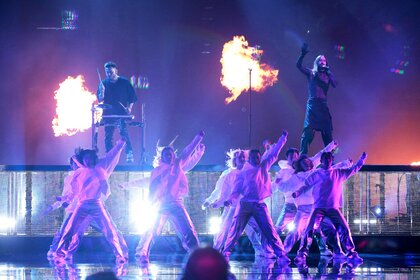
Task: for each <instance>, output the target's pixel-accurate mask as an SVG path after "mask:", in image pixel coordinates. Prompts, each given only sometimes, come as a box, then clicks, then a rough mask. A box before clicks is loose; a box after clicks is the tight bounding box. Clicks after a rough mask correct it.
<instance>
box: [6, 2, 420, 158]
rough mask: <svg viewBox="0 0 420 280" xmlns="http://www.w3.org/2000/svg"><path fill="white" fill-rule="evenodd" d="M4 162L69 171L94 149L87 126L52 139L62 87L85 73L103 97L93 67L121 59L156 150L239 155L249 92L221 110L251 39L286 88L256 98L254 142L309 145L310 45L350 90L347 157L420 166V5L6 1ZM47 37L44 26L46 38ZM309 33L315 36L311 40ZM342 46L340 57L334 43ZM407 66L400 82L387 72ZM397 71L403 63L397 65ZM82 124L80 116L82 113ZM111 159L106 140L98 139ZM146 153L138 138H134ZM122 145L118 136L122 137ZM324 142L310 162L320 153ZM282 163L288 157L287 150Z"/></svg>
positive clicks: (340, 112) (341, 113)
mask: <svg viewBox="0 0 420 280" xmlns="http://www.w3.org/2000/svg"><path fill="white" fill-rule="evenodd" d="M0 5H1V6H0V9H1V26H0V28H1V35H0V42H1V54H0V55H1V56H0V61H1V68H0V76H1V78H2V79H1V83H0V112H1V118H0V130H1V133H2V135H1V137H0V149H1V150H0V164H66V163H67V159H68V157H69V156H70V155H71V153H72V152H73V148H74V147H76V146H84V147H90V145H91V142H90V130H88V131H86V132H84V133H78V134H76V135H75V136H72V137H68V136H61V137H54V134H53V130H52V128H51V121H52V119H53V118H54V115H55V105H56V104H55V100H54V91H55V90H57V89H58V87H59V83H61V82H62V81H64V80H65V79H66V78H67V76H74V77H75V76H77V75H79V74H81V75H83V76H84V77H85V80H86V84H87V87H88V88H89V89H90V90H91V91H95V90H96V87H97V83H98V78H97V73H96V68H99V69H100V70H101V72H102V73H101V74H102V76H104V73H103V68H102V67H103V63H104V62H105V61H108V60H113V61H115V62H116V63H117V64H118V66H119V73H120V74H121V75H122V76H126V77H129V76H131V75H133V74H135V75H143V76H147V77H148V78H149V81H150V87H149V89H147V90H140V91H137V93H138V96H139V102H138V103H136V104H135V107H134V112H135V115H136V118H137V119H139V118H140V107H141V103H145V104H146V119H147V129H146V152H147V154H148V163H151V160H152V156H153V154H154V146H155V144H156V141H157V140H158V139H160V141H161V143H162V144H167V143H168V142H170V141H171V140H172V139H173V138H174V137H175V136H176V135H179V138H178V140H177V141H176V143H175V147H177V148H178V149H182V148H183V147H184V145H186V144H187V143H188V142H189V141H190V140H191V139H192V137H193V136H194V135H195V133H196V132H197V131H199V130H200V129H204V130H205V131H206V136H205V140H204V143H205V144H206V146H207V152H206V154H205V156H204V158H203V160H202V161H201V164H223V161H224V159H225V155H224V153H225V152H226V150H227V149H229V148H234V147H243V148H246V147H248V96H247V95H242V96H241V97H239V99H238V100H237V101H235V102H233V103H231V104H229V105H225V104H224V99H225V98H226V97H227V95H228V92H227V90H226V89H225V88H223V87H222V86H221V84H220V73H221V64H220V58H221V52H222V48H223V44H224V43H226V42H227V41H230V40H232V38H233V36H235V35H244V36H245V38H246V40H247V41H248V42H249V44H250V45H260V46H261V48H262V49H263V50H264V55H263V57H262V61H263V62H266V63H268V64H270V65H271V66H273V67H274V68H276V69H279V81H278V82H277V83H276V84H275V85H274V86H273V87H271V88H269V89H268V90H266V91H265V92H264V93H261V94H256V95H254V97H253V104H252V107H253V110H252V113H253V115H252V127H253V132H252V146H255V147H260V143H261V142H262V141H263V140H264V139H272V140H276V139H277V137H278V136H279V135H280V133H281V131H282V129H287V130H288V131H289V140H288V143H287V144H286V147H298V146H299V143H300V135H301V131H302V126H303V119H304V112H305V103H306V98H307V93H306V79H305V77H304V76H303V75H302V74H301V73H300V72H299V71H298V70H297V68H296V67H295V62H296V59H297V57H298V55H299V52H300V45H301V43H302V42H303V41H307V42H308V43H309V45H310V46H309V48H310V53H309V54H308V56H307V57H306V59H305V61H304V64H305V65H306V66H308V67H310V66H311V65H312V62H313V60H314V58H315V57H316V56H317V55H318V54H320V53H323V54H325V55H326V56H327V58H328V60H329V63H330V66H331V68H332V70H333V72H334V73H335V76H336V78H337V80H338V82H339V86H338V87H337V88H336V89H330V91H329V106H330V110H331V114H332V116H333V125H334V138H335V139H337V141H338V142H339V144H340V148H341V149H340V153H339V154H338V156H337V157H338V158H339V159H344V158H347V157H352V158H355V159H356V158H357V157H358V156H359V154H360V153H361V152H362V151H367V152H368V154H369V158H368V163H370V164H410V163H411V162H413V161H420V145H419V139H420V125H419V120H420V110H419V108H420V94H419V88H420V82H419V77H420V76H419V72H420V68H419V48H418V45H419V39H418V38H419V26H420V24H419V19H418V18H419V14H420V13H419V11H420V9H419V6H420V4H419V1H388V0H385V1H383V0H372V1H362V0H356V1H347V0H342V1H326V0H321V1H309V0H308V1H295V0H278V1H262V0H258V1H257V0H246V1H245V0H243V1H229V0H228V1H211V0H207V1H205V0H189V1H180V0H172V1H171V0H167V1H163V0H153V1H152V0H149V1H134V0H120V1H104V0H83V1H82V0H80V1H57V0H51V1H2V2H1V4H0ZM63 10H74V11H76V12H77V13H78V15H79V18H78V20H77V25H78V28H77V29H76V30H53V29H45V27H60V26H61V13H62V11H63ZM43 28H44V29H43ZM308 31H309V32H308ZM337 44H339V45H343V46H344V47H345V58H344V59H339V58H337V57H336V55H337V51H336V50H335V49H334V46H335V45H337ZM401 60H402V61H405V62H406V61H408V62H409V63H408V65H407V66H406V67H403V68H401V67H400V68H401V69H403V70H404V71H405V72H404V74H403V75H401V74H395V73H392V72H391V71H390V69H391V68H396V64H398V62H399V61H401ZM397 68H398V67H397ZM75 114H77V112H75ZM100 133H101V134H100V139H99V144H100V149H101V152H102V151H103V131H102V130H101V131H100ZM130 134H131V137H132V140H133V142H134V149H135V157H136V160H138V159H139V152H138V151H139V150H140V144H139V139H140V135H139V132H138V130H137V129H135V128H131V130H130ZM116 136H117V135H116ZM320 138H321V137H320V135H319V134H316V138H315V141H314V143H313V145H312V146H311V149H310V151H311V153H315V152H316V151H317V150H318V149H320V148H321V147H322V143H321V139H320ZM282 156H284V151H283V152H282Z"/></svg>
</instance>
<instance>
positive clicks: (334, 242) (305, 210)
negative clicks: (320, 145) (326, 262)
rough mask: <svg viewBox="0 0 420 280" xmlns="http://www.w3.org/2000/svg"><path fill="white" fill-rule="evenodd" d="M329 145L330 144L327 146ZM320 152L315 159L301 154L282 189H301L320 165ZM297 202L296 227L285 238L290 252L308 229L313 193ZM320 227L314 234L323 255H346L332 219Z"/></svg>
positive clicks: (303, 196) (341, 165)
mask: <svg viewBox="0 0 420 280" xmlns="http://www.w3.org/2000/svg"><path fill="white" fill-rule="evenodd" d="M332 143H333V142H332ZM329 146H330V145H328V146H327V147H329ZM318 154H319V156H316V157H313V158H312V159H314V161H312V160H311V158H308V157H307V156H306V155H301V156H300V157H299V159H298V160H297V162H296V164H295V166H296V172H295V173H294V174H293V175H292V176H291V177H290V179H289V180H287V181H286V182H283V183H282V184H281V186H280V189H283V190H286V191H288V192H292V193H293V192H294V191H297V190H298V189H300V187H302V186H304V185H305V179H306V177H307V176H308V175H309V174H310V173H311V172H312V170H313V167H314V166H316V165H318V164H319V162H320V153H318ZM318 154H317V155H318ZM350 166H351V162H350V161H349V160H346V161H343V162H340V163H338V164H336V165H334V166H333V167H332V168H344V167H350ZM295 204H296V207H297V209H298V211H297V213H296V216H295V218H294V220H293V224H294V229H293V230H292V231H290V232H289V233H288V234H287V236H286V239H285V240H284V250H285V252H286V253H289V252H290V251H291V250H292V248H293V246H294V245H295V243H296V242H297V241H298V240H299V239H301V237H302V233H303V232H304V231H305V229H306V225H307V223H308V219H309V216H310V214H311V211H312V206H313V197H312V194H311V193H310V192H306V193H304V194H302V195H301V196H299V197H298V198H296V199H295ZM320 229H321V231H319V230H318V231H317V232H315V233H314V236H315V238H316V241H317V243H318V247H319V252H320V254H321V256H331V255H333V257H334V258H342V257H343V256H344V255H343V253H342V252H341V247H340V244H339V241H338V238H337V232H336V229H335V227H334V226H333V224H332V223H331V221H330V219H328V218H326V219H324V220H323V221H322V223H321V227H320ZM324 235H326V236H327V237H328V243H329V244H330V245H331V246H332V248H333V251H334V254H333V253H332V252H331V251H330V250H328V249H327V246H326V241H325V237H324Z"/></svg>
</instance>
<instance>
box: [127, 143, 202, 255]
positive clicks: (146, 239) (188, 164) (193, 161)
mask: <svg viewBox="0 0 420 280" xmlns="http://www.w3.org/2000/svg"><path fill="white" fill-rule="evenodd" d="M172 143H173V141H172V142H171V144H170V146H172ZM205 148H206V147H205V146H204V144H203V143H200V144H199V145H197V147H196V148H195V150H194V151H193V153H192V154H191V155H190V156H189V157H188V158H187V160H186V161H185V163H184V165H183V166H182V170H183V171H184V173H185V174H186V173H187V172H188V171H190V170H191V169H193V168H194V166H196V165H197V163H198V162H199V161H200V159H201V158H202V156H203V154H204V151H205ZM163 149H164V147H160V146H159V145H157V146H156V155H155V158H154V160H153V167H155V168H157V167H158V166H160V165H162V164H163V163H162V150H163ZM147 179H148V180H149V179H150V178H147ZM141 181H142V182H143V181H144V179H141ZM149 181H150V180H149ZM133 183H135V181H134V182H133ZM130 185H131V182H130ZM149 185H150V182H149ZM167 220H168V215H163V214H162V215H159V216H158V220H157V221H155V226H154V227H152V228H150V229H149V230H148V231H146V232H145V233H144V234H143V236H142V237H141V239H140V241H139V243H138V245H137V247H136V254H135V256H136V258H138V259H139V261H140V262H141V263H148V262H149V256H150V247H151V244H152V241H153V237H154V236H155V235H160V234H161V233H162V229H163V226H164V225H165V224H166V221H167Z"/></svg>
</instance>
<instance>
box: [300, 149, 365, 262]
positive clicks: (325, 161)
mask: <svg viewBox="0 0 420 280" xmlns="http://www.w3.org/2000/svg"><path fill="white" fill-rule="evenodd" d="M366 157H367V155H366V153H363V154H362V155H361V157H360V159H359V160H358V161H357V163H356V164H354V165H353V166H351V167H350V168H345V169H333V168H332V167H331V166H332V162H333V155H332V153H329V152H326V153H322V156H321V168H318V169H317V170H315V171H314V172H313V173H311V174H310V175H309V176H308V177H307V178H306V180H305V185H304V186H303V187H301V188H300V189H299V190H297V191H296V192H294V193H293V197H295V198H297V197H299V196H300V195H302V194H303V193H305V192H307V191H309V190H310V189H312V196H313V200H314V205H313V210H312V213H311V215H310V217H309V222H308V225H307V228H306V230H305V233H304V235H303V238H302V239H301V241H300V248H299V250H298V255H297V256H296V258H295V262H304V261H306V256H307V255H308V252H309V248H310V246H311V243H312V237H313V233H314V231H316V230H317V229H318V228H319V226H320V223H321V222H322V220H323V219H324V218H326V217H328V218H329V219H330V220H331V222H332V223H333V225H334V227H335V228H336V229H337V232H338V234H339V237H340V240H341V244H342V246H343V247H344V248H343V249H344V250H345V252H346V254H347V259H348V260H349V261H352V262H355V263H357V262H363V259H362V258H361V257H359V255H358V254H357V252H356V251H355V246H354V243H353V239H352V237H351V233H350V228H349V225H348V224H347V222H346V220H345V218H344V216H343V215H342V214H341V212H340V210H339V207H340V205H341V199H342V193H343V190H342V186H341V185H342V183H343V182H344V181H345V180H347V178H349V177H350V176H352V175H353V174H355V173H356V172H358V171H359V170H360V168H362V166H363V164H364V162H365V160H366Z"/></svg>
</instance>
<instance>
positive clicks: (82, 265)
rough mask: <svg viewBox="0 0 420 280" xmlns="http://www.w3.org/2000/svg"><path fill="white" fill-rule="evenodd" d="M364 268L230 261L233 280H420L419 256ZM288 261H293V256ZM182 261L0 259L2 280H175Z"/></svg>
mask: <svg viewBox="0 0 420 280" xmlns="http://www.w3.org/2000/svg"><path fill="white" fill-rule="evenodd" d="M361 256H362V257H363V258H364V262H363V264H361V265H360V266H358V267H352V266H350V265H349V264H347V263H345V262H341V263H340V262H333V261H332V260H331V259H328V258H319V255H318V254H314V255H310V256H309V257H308V259H307V266H306V267H305V266H300V267H298V266H296V265H295V264H294V263H293V262H292V263H291V264H290V265H286V266H278V265H277V264H276V263H275V262H272V261H268V260H266V259H257V260H254V256H253V255H251V254H242V255H238V254H236V255H232V257H231V261H230V265H231V272H232V273H233V274H234V275H235V277H236V279H407V280H408V279H420V255H403V254H400V255H387V254H361ZM291 257H294V256H293V255H291ZM185 259H186V255H184V254H171V255H152V256H151V261H150V264H149V265H142V264H138V263H136V260H135V259H134V258H133V259H130V261H129V263H128V264H126V265H123V266H116V265H115V263H114V260H113V258H112V254H109V253H79V254H76V255H75V258H74V260H73V262H72V263H66V264H63V265H60V266H55V265H53V264H52V263H50V262H49V261H48V260H47V258H46V256H45V254H39V253H38V254H27V255H14V256H13V257H9V258H1V259H0V279H26V280H29V279H85V277H86V276H88V275H91V274H93V273H96V272H101V271H113V272H115V273H116V274H117V275H118V276H119V278H120V279H179V278H180V277H181V275H182V269H183V264H184V262H185Z"/></svg>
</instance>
